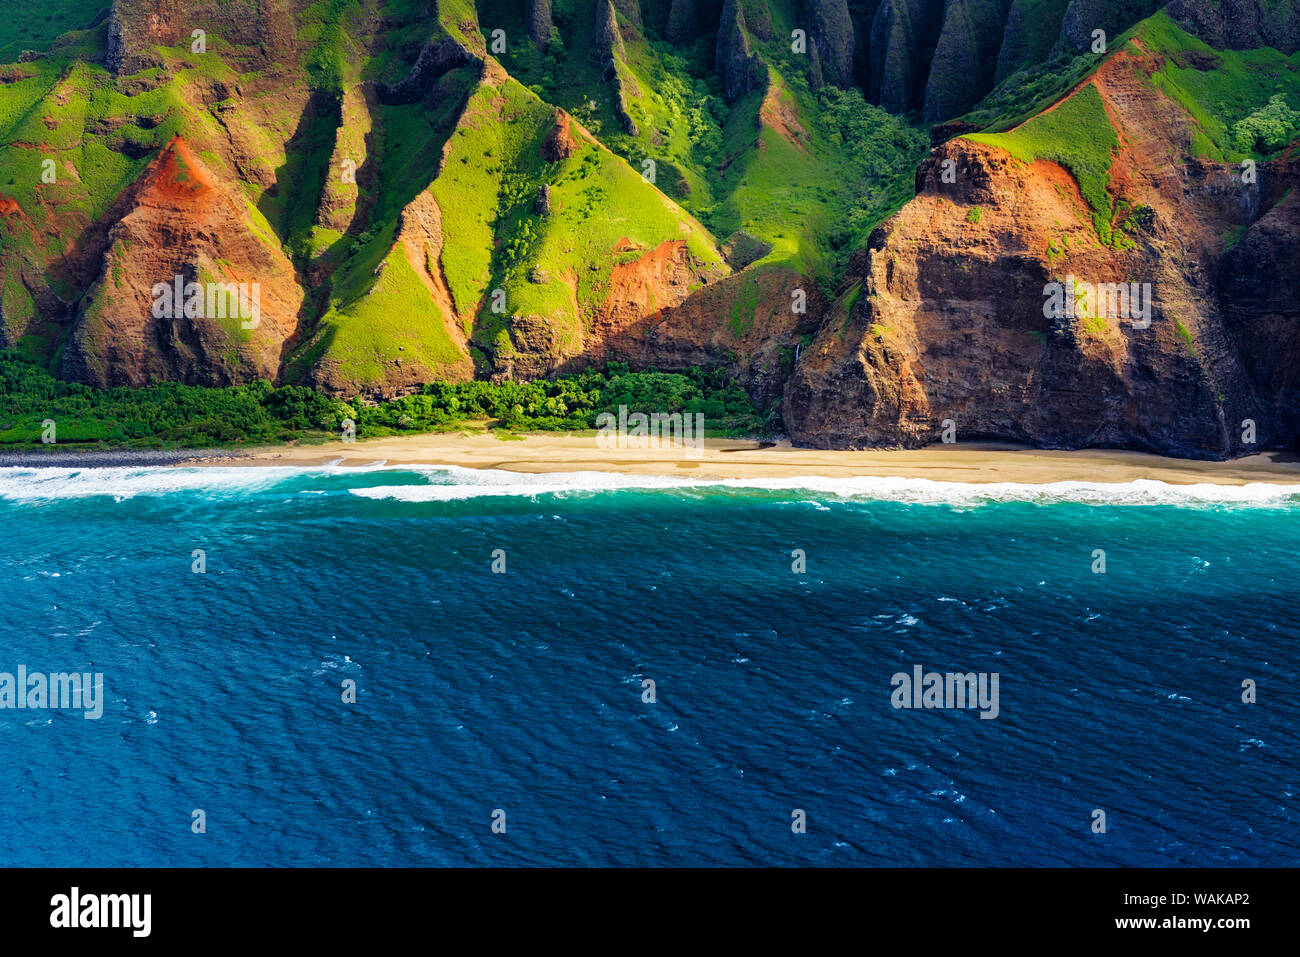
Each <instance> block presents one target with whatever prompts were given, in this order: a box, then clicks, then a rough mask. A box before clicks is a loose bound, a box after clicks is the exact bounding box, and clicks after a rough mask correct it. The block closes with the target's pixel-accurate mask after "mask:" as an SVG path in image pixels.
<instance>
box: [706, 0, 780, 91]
mask: <svg viewBox="0 0 1300 957" xmlns="http://www.w3.org/2000/svg"><path fill="white" fill-rule="evenodd" d="M714 69H715V70H716V71H717V74H718V76H720V77H721V78H722V89H723V95H724V96H725V97H726V100H727V102H728V103H734V102H735V101H736V100H738V99H740V98H741V97H742V96H744V95H745V94H746V93H749V92H751V91H753V90H759V89H763V88H764V87H766V85H767V67H766V66H764V64H763V61H762V59H761V58H760V57H759V56H758V54H757V53H754V52H752V51H751V50H750V45H749V32H748V30H747V28H746V26H745V13H744V10H742V9H741V2H740V0H726V3H724V4H723V6H722V17H721V19H720V20H719V22H718V40H717V46H716V49H715V52H714Z"/></svg>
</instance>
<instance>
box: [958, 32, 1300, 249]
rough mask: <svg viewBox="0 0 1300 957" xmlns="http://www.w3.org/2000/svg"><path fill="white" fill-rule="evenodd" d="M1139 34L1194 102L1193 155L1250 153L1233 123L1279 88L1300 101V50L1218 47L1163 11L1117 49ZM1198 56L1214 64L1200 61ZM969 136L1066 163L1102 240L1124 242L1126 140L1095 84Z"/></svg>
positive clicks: (1172, 89)
mask: <svg viewBox="0 0 1300 957" xmlns="http://www.w3.org/2000/svg"><path fill="white" fill-rule="evenodd" d="M1133 42H1136V44H1139V45H1140V46H1141V48H1143V49H1145V50H1146V51H1147V52H1149V53H1159V54H1163V55H1164V56H1163V66H1162V67H1161V68H1160V69H1159V70H1157V71H1156V72H1155V73H1154V74H1153V75H1152V76H1151V82H1152V84H1153V85H1154V86H1156V87H1157V88H1158V89H1160V90H1162V91H1164V92H1165V93H1166V94H1167V95H1168V96H1169V97H1170V98H1171V99H1174V100H1176V101H1177V102H1178V103H1180V104H1181V105H1182V106H1183V107H1184V109H1186V110H1187V112H1188V115H1189V116H1190V118H1191V120H1192V122H1193V132H1192V137H1191V142H1189V143H1188V153H1189V155H1200V156H1208V157H1209V158H1211V159H1214V160H1217V161H1221V162H1222V161H1228V162H1235V161H1237V160H1240V159H1242V158H1244V157H1243V155H1242V154H1239V153H1237V152H1236V151H1234V150H1233V149H1232V147H1231V145H1230V142H1229V139H1228V136H1229V131H1230V129H1231V127H1232V124H1233V123H1236V122H1238V121H1240V120H1241V119H1243V118H1244V117H1246V116H1247V115H1249V114H1250V113H1251V112H1253V111H1254V110H1257V109H1259V108H1260V107H1261V106H1263V105H1264V103H1266V102H1267V100H1268V98H1269V97H1270V96H1272V95H1273V94H1275V93H1282V94H1284V95H1285V96H1286V97H1287V99H1288V102H1289V103H1290V104H1291V105H1292V106H1296V105H1300V54H1296V55H1293V56H1291V57H1289V58H1288V57H1285V56H1283V55H1282V54H1280V53H1278V52H1277V51H1276V50H1272V49H1269V48H1264V49H1259V50H1247V51H1225V52H1222V53H1219V52H1216V51H1214V50H1213V49H1212V48H1210V47H1209V46H1207V45H1206V44H1204V43H1202V42H1201V41H1200V40H1197V39H1196V38H1195V37H1192V36H1190V35H1189V34H1187V33H1186V32H1185V31H1184V30H1182V29H1181V28H1180V27H1179V26H1178V25H1177V24H1175V23H1174V22H1173V21H1171V20H1170V19H1169V18H1168V17H1167V16H1165V14H1164V13H1157V14H1155V15H1153V16H1151V17H1149V18H1147V19H1146V20H1144V21H1142V22H1141V23H1139V24H1137V25H1136V26H1134V27H1133V29H1131V30H1130V31H1128V32H1127V33H1125V34H1124V35H1123V36H1122V37H1120V38H1118V39H1117V40H1116V41H1115V43H1114V44H1113V46H1112V50H1116V49H1120V48H1123V47H1128V48H1129V49H1130V50H1136V49H1137V47H1135V46H1131V43H1133ZM1188 54H1192V55H1193V56H1188ZM1080 59H1081V60H1082V59H1083V58H1080ZM1076 62H1078V61H1076ZM1198 63H1199V64H1200V65H1202V66H1206V67H1211V66H1212V68H1208V69H1200V68H1198V66H1197V64H1198ZM996 125H997V126H1002V125H1004V124H1003V123H998V124H996ZM967 138H968V139H970V140H973V141H975V142H977V143H985V144H987V145H990V146H997V147H1000V148H1002V149H1005V150H1006V151H1007V152H1008V153H1010V154H1011V155H1012V156H1014V157H1016V158H1017V159H1019V160H1021V161H1022V162H1025V163H1032V162H1033V161H1034V160H1036V159H1045V160H1052V161H1054V162H1057V163H1060V164H1061V165H1062V166H1064V167H1066V169H1068V170H1069V171H1070V172H1071V174H1072V175H1073V176H1074V178H1075V180H1076V181H1077V182H1078V184H1079V189H1080V192H1081V193H1082V194H1083V197H1084V199H1085V200H1087V202H1088V205H1089V207H1090V208H1091V209H1092V211H1093V221H1094V224H1095V225H1096V227H1097V233H1098V237H1099V238H1100V239H1101V241H1102V242H1104V243H1109V244H1112V245H1118V244H1122V243H1123V242H1125V240H1124V238H1123V237H1122V235H1121V233H1120V231H1118V230H1116V231H1114V232H1112V229H1111V222H1112V219H1113V217H1114V214H1115V210H1116V202H1115V198H1113V197H1112V196H1111V193H1110V192H1109V183H1110V177H1109V171H1110V165H1111V160H1112V158H1113V156H1114V154H1115V152H1116V151H1117V150H1118V148H1119V141H1118V138H1117V135H1116V131H1115V129H1114V128H1113V127H1112V125H1111V122H1110V119H1109V118H1108V117H1107V115H1106V112H1105V109H1104V107H1103V105H1102V101H1101V96H1100V94H1099V93H1098V92H1097V90H1096V88H1095V87H1094V86H1092V85H1091V84H1089V85H1086V86H1083V87H1082V88H1080V89H1079V90H1078V92H1077V93H1075V94H1074V95H1073V96H1071V97H1070V98H1069V99H1067V100H1065V101H1064V102H1062V103H1060V104H1059V105H1058V106H1057V107H1056V108H1055V109H1052V110H1050V111H1049V112H1046V113H1039V114H1038V115H1036V116H1033V117H1032V118H1030V119H1028V120H1027V121H1025V122H1024V123H1023V125H1020V126H1018V127H1016V128H1015V129H1012V130H1009V131H1005V132H992V133H973V134H970V135H968V137H967Z"/></svg>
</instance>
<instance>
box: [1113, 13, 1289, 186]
mask: <svg viewBox="0 0 1300 957" xmlns="http://www.w3.org/2000/svg"><path fill="white" fill-rule="evenodd" d="M1131 35H1132V36H1133V37H1134V38H1136V39H1137V40H1138V42H1140V43H1142V45H1143V46H1145V47H1146V48H1147V50H1149V51H1152V52H1159V53H1163V54H1165V61H1164V65H1163V66H1162V67H1161V68H1160V69H1159V70H1157V71H1156V72H1155V74H1154V75H1153V76H1152V77H1151V82H1152V83H1153V84H1154V85H1155V86H1156V88H1157V89H1159V90H1162V91H1163V92H1164V93H1165V95H1167V96H1169V97H1170V98H1171V99H1174V100H1177V101H1178V102H1179V103H1180V104H1182V106H1183V108H1184V109H1186V110H1187V112H1188V114H1189V115H1190V116H1191V117H1192V119H1193V120H1194V121H1195V125H1196V129H1195V130H1194V132H1193V135H1192V142H1191V144H1190V148H1191V152H1192V153H1193V155H1196V156H1201V157H1204V158H1207V159H1212V160H1215V161H1216V162H1228V163H1235V162H1239V161H1240V160H1242V159H1246V158H1247V156H1248V155H1250V156H1254V157H1255V158H1260V157H1259V156H1258V155H1257V154H1244V153H1241V152H1239V151H1238V150H1237V149H1235V148H1234V147H1233V145H1232V142H1231V139H1230V132H1231V129H1232V126H1233V124H1234V123H1237V122H1239V121H1240V120H1242V119H1243V118H1244V117H1246V116H1248V115H1249V114H1250V113H1253V112H1254V111H1255V110H1258V109H1259V108H1260V107H1262V106H1263V105H1264V104H1265V103H1266V102H1267V101H1268V99H1269V97H1271V96H1273V95H1274V94H1277V93H1281V94H1282V95H1283V96H1285V98H1286V100H1287V103H1288V104H1289V105H1290V106H1291V108H1292V109H1296V108H1300V52H1297V53H1294V54H1292V55H1291V56H1289V57H1287V56H1284V55H1283V54H1281V53H1279V52H1278V51H1276V50H1274V49H1272V48H1269V47H1264V48H1262V49H1258V50H1222V51H1216V50H1214V49H1213V48H1212V47H1210V46H1208V45H1207V44H1205V43H1202V42H1201V41H1200V40H1198V39H1197V38H1196V37H1193V36H1190V35H1189V34H1187V33H1186V32H1184V31H1183V30H1182V29H1181V28H1180V27H1179V26H1178V25H1177V24H1175V23H1174V22H1173V21H1172V20H1170V19H1169V18H1168V17H1167V16H1165V14H1163V13H1157V14H1156V15H1155V16H1153V17H1151V18H1150V19H1148V20H1146V21H1144V22H1143V23H1142V24H1140V25H1139V27H1138V28H1137V29H1135V30H1134V31H1132V34H1131ZM1200 66H1207V67H1211V68H1210V69H1201V68H1200Z"/></svg>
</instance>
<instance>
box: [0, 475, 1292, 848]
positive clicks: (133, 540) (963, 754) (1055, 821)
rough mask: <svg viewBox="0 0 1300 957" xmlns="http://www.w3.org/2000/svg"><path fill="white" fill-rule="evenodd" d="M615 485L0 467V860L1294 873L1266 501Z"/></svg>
mask: <svg viewBox="0 0 1300 957" xmlns="http://www.w3.org/2000/svg"><path fill="white" fill-rule="evenodd" d="M629 482H632V483H633V484H635V480H620V479H617V478H614V477H611V476H600V475H593V474H574V475H567V476H558V477H556V476H539V477H527V476H516V475H510V474H508V473H474V472H467V471H465V470H458V469H449V470H433V469H428V470H403V469H374V470H366V471H355V470H350V471H346V472H344V471H332V470H312V471H297V470H288V469H256V470H253V469H248V470H241V469H207V470H200V469H181V470H169V469H106V470H95V471H90V470H87V471H80V472H78V471H75V470H69V469H61V470H31V469H5V470H0V559H2V562H0V585H2V587H3V594H4V595H5V596H6V599H7V600H6V603H5V609H6V611H5V615H4V619H3V621H2V622H0V672H14V671H15V670H16V669H17V668H18V666H19V665H25V666H26V667H27V668H28V670H29V671H31V672H37V671H42V672H59V671H71V670H77V671H96V672H101V673H102V674H103V675H104V678H103V681H104V699H105V703H104V710H103V716H102V718H100V719H99V720H84V719H83V717H82V716H81V714H80V713H79V712H74V711H71V710H16V709H4V710H0V775H3V781H4V786H3V788H0V822H2V825H3V826H0V863H3V864H93V865H117V864H140V865H144V864H162V865H167V864H177V865H189V864H236V865H244V864H279V865H341V866H346V865H385V864H402V865H421V864H434V865H437V864H620V865H660V864H703V865H709V864H799V863H816V864H826V865H943V864H950V865H976V864H1078V865H1107V864H1126V865H1159V864H1186V865H1237V864H1242V865H1256V864H1274V865H1277V864H1291V865H1294V864H1300V838H1298V837H1297V834H1298V833H1300V829H1298V828H1297V826H1296V825H1297V812H1296V799H1295V794H1296V789H1297V787H1298V786H1300V780H1297V779H1298V778H1300V771H1298V770H1297V767H1298V766H1300V762H1297V754H1296V750H1297V749H1296V738H1297V734H1296V732H1297V717H1296V688H1297V682H1300V653H1298V652H1297V643H1296V640H1297V624H1298V623H1300V613H1298V612H1297V588H1296V582H1297V555H1298V554H1300V494H1297V493H1296V490H1281V491H1279V490H1276V489H1274V490H1270V489H1264V488H1254V489H1246V490H1237V491H1234V490H1226V491H1224V490H1214V489H1193V490H1182V491H1178V490H1173V489H1170V488H1168V487H1164V486H1159V485H1157V484H1155V483H1135V484H1134V485H1131V486H1125V487H1101V486H1096V487H1091V486H1068V487H1038V488H1034V487H1007V486H1002V487H983V488H979V487H973V486H945V485H938V484H935V483H924V482H906V481H902V480H892V481H885V480H859V481H856V482H830V481H826V482H820V483H811V484H814V485H816V486H817V487H816V488H813V489H800V488H787V487H779V486H781V485H783V484H791V483H758V484H759V485H760V486H763V485H766V486H767V487H727V486H721V485H689V486H682V485H680V484H672V483H666V482H658V483H655V484H657V485H660V486H662V487H656V488H628V487H623V486H626V485H627V484H628V483H629ZM805 484H808V483H805ZM772 486H778V487H772ZM1099 548H1100V549H1104V550H1105V553H1106V565H1107V567H1106V573H1105V574H1094V573H1093V571H1092V568H1093V564H1094V557H1093V553H1094V550H1095V549H1099ZM195 549H202V550H204V552H205V553H206V573H205V574H195V573H194V572H193V571H192V563H193V558H192V557H191V556H192V552H193V551H194V550H195ZM496 549H501V550H503V551H504V553H505V563H506V571H505V573H504V574H494V573H493V572H492V561H493V558H492V556H493V552H494V550H496ZM795 549H802V550H803V552H804V553H805V555H806V572H805V573H802V574H800V573H796V572H795V571H792V569H791V564H792V561H793V559H792V557H791V552H792V551H793V550H795ZM92 663H93V664H92ZM918 664H919V665H921V666H923V668H924V669H926V670H931V669H933V670H938V671H941V672H947V671H960V672H986V673H993V672H996V673H998V675H999V689H1000V692H999V693H1000V699H999V714H998V717H997V718H996V719H993V720H982V719H980V717H979V715H978V713H977V712H976V711H974V710H958V709H952V710H945V709H935V710H903V709H896V708H894V707H892V706H891V691H892V688H891V676H892V675H894V674H895V673H897V672H910V671H911V670H912V668H913V666H914V665H918ZM346 679H351V680H353V681H355V682H356V686H357V701H356V702H355V703H354V704H345V703H343V702H342V701H341V688H342V686H343V682H344V681H345V680H346ZM645 679H651V680H653V681H654V682H655V690H656V695H657V700H656V702H655V703H653V704H648V703H645V702H643V700H642V691H643V684H642V682H643V681H644V680H645ZM1244 679H1251V680H1254V681H1255V682H1257V685H1258V698H1259V700H1258V702H1257V703H1255V704H1253V705H1251V704H1244V703H1242V701H1241V693H1242V691H1241V688H1242V681H1243V680H1244ZM796 808H798V809H802V810H803V811H805V812H806V816H807V833H804V834H794V833H792V830H791V820H792V817H791V815H792V811H793V810H794V809H796ZM194 809H202V810H203V811H204V812H205V814H206V823H207V831H206V833H204V834H195V833H192V830H191V820H192V812H193V810H194ZM495 809H502V810H504V811H505V817H506V832H505V833H504V834H494V833H493V831H492V829H491V824H492V815H493V811H494V810H495ZM1094 809H1102V810H1105V812H1106V814H1107V832H1106V833H1104V834H1094V833H1092V831H1091V830H1090V825H1091V823H1092V814H1093V811H1094Z"/></svg>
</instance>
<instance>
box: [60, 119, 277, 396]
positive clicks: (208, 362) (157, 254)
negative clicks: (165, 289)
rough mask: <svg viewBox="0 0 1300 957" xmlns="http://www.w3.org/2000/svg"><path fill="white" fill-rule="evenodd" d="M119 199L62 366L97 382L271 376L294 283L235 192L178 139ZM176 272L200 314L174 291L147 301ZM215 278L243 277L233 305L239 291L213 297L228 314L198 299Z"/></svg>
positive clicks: (233, 280) (217, 381) (218, 381)
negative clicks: (194, 286) (241, 299)
mask: <svg viewBox="0 0 1300 957" xmlns="http://www.w3.org/2000/svg"><path fill="white" fill-rule="evenodd" d="M119 206H120V208H121V209H122V210H123V214H122V216H121V218H120V219H119V220H118V221H117V223H116V224H115V225H114V226H113V227H112V228H111V229H110V230H109V245H108V249H107V251H106V252H105V254H104V257H103V263H102V269H101V272H100V275H99V278H98V279H97V280H96V282H95V283H94V285H93V286H92V287H91V290H90V292H89V294H88V295H87V296H86V299H85V300H84V302H83V305H82V309H81V311H80V313H79V315H78V318H77V320H76V323H75V325H74V326H73V329H72V333H71V336H70V338H69V342H68V346H67V350H66V352H65V354H64V358H63V370H62V371H63V374H64V375H65V376H66V377H68V378H73V379H77V380H80V381H84V382H89V383H92V384H95V385H100V386H113V385H129V386H142V385H147V384H149V383H151V382H157V381H164V380H166V381H179V382H186V383H189V384H192V385H229V384H232V383H236V382H246V381H249V380H251V379H257V378H262V379H269V380H275V379H276V378H277V376H278V375H279V369H280V359H281V353H282V351H283V349H284V346H285V343H286V341H287V340H288V339H289V337H290V336H291V335H292V333H293V331H294V329H295V328H296V325H297V321H298V312H299V309H300V307H301V305H302V299H303V294H302V289H301V287H300V286H299V284H298V282H297V280H296V277H295V275H294V270H293V266H292V265H291V264H290V263H289V261H288V260H287V259H286V258H285V256H284V254H283V253H282V252H281V251H280V248H279V245H278V244H276V243H274V242H273V241H272V239H271V238H270V237H265V236H260V235H258V233H257V230H256V227H254V226H253V225H252V223H251V222H250V220H249V216H248V213H247V211H246V209H245V208H244V207H243V205H242V203H241V202H240V201H239V200H237V199H235V198H234V194H233V192H232V191H228V190H227V188H226V187H225V186H223V185H222V184H220V183H218V182H217V181H216V179H215V178H214V177H213V174H212V173H211V172H210V171H209V170H208V169H207V167H206V166H204V164H203V162H202V161H201V160H200V159H199V158H198V156H196V155H195V154H194V153H193V152H192V151H191V150H190V148H189V146H188V145H187V144H186V143H185V142H184V141H183V140H181V139H179V138H177V139H175V140H173V141H172V142H171V144H169V145H168V147H167V148H166V149H165V150H163V151H162V152H161V153H160V154H159V156H158V157H157V158H156V159H155V160H154V161H153V162H152V163H151V164H150V165H149V167H148V169H146V171H145V172H144V174H143V175H142V177H141V178H140V179H139V181H137V183H136V184H135V185H134V186H133V187H132V189H131V190H130V192H129V194H128V195H127V196H126V197H124V200H123V202H122V203H121V204H119ZM178 276H179V277H181V279H182V288H184V285H185V284H188V283H190V282H198V283H200V284H202V286H203V295H204V308H203V309H202V310H201V314H199V315H188V314H186V312H185V311H184V309H183V308H182V307H181V306H178V305H177V304H176V302H175V301H174V300H173V301H172V303H171V306H170V307H165V306H164V307H161V308H155V304H156V303H157V302H158V301H159V299H160V291H159V286H160V284H162V285H166V286H171V287H173V288H174V284H175V281H176V277H178ZM219 283H229V284H234V286H235V287H236V288H237V287H238V286H239V284H240V283H245V284H248V285H247V286H246V287H245V290H246V292H247V294H248V297H247V300H246V307H245V308H244V309H243V310H242V311H240V310H239V303H238V300H235V301H232V300H231V299H230V298H229V296H227V295H222V294H221V293H220V292H218V293H216V294H214V295H216V296H217V297H218V298H220V299H221V300H222V303H221V306H224V311H225V313H226V314H225V315H224V316H222V315H220V311H221V307H220V306H217V304H216V302H215V301H214V302H213V304H212V305H209V304H208V296H207V287H208V285H209V284H219ZM253 283H256V284H257V286H256V288H254V287H253V285H252V284H253ZM186 295H187V296H188V295H189V294H188V293H186ZM182 305H183V304H182ZM214 307H215V308H214ZM254 307H255V308H254ZM158 312H163V313H170V314H169V315H166V314H165V315H157V314H156V313H158Z"/></svg>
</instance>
